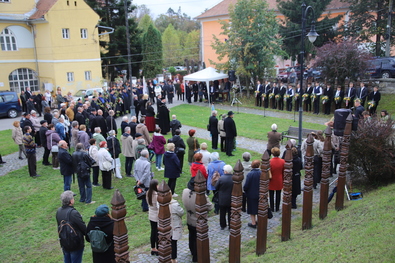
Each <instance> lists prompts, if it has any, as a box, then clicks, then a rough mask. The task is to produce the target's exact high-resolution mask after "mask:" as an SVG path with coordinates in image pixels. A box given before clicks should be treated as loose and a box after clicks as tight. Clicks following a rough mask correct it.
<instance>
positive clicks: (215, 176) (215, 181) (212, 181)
mask: <svg viewBox="0 0 395 263" xmlns="http://www.w3.org/2000/svg"><path fill="white" fill-rule="evenodd" d="M220 177H221V175H220V174H219V172H218V171H215V172H214V174H213V178H212V179H211V185H212V186H215V185H216V184H217V182H218V180H219V178H220Z"/></svg>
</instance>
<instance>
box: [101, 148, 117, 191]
mask: <svg viewBox="0 0 395 263" xmlns="http://www.w3.org/2000/svg"><path fill="white" fill-rule="evenodd" d="M99 147H100V150H99V152H98V153H97V160H98V161H99V169H100V170H101V174H102V178H103V188H104V189H108V190H110V189H113V188H114V187H112V186H111V170H112V169H113V165H111V166H110V167H108V166H106V165H105V162H106V164H108V163H110V164H112V163H113V161H114V159H113V158H111V155H110V153H109V152H108V150H107V142H106V141H102V142H100V144H99Z"/></svg>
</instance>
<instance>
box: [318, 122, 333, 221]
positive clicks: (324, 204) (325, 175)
mask: <svg viewBox="0 0 395 263" xmlns="http://www.w3.org/2000/svg"><path fill="white" fill-rule="evenodd" d="M331 136H332V129H331V128H330V127H329V126H327V127H326V130H325V142H324V152H323V158H322V178H321V187H320V188H321V189H320V219H324V218H325V217H326V216H327V215H328V192H329V176H330V173H331V165H332V141H331Z"/></svg>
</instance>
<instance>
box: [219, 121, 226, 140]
mask: <svg viewBox="0 0 395 263" xmlns="http://www.w3.org/2000/svg"><path fill="white" fill-rule="evenodd" d="M218 131H219V136H221V137H226V133H225V130H224V120H219V121H218Z"/></svg>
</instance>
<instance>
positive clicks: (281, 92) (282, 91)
mask: <svg viewBox="0 0 395 263" xmlns="http://www.w3.org/2000/svg"><path fill="white" fill-rule="evenodd" d="M286 92H287V88H286V86H285V85H284V84H282V83H280V90H279V92H278V94H279V95H280V99H279V100H278V101H277V103H278V106H277V109H278V110H284V95H285V93H286Z"/></svg>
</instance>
